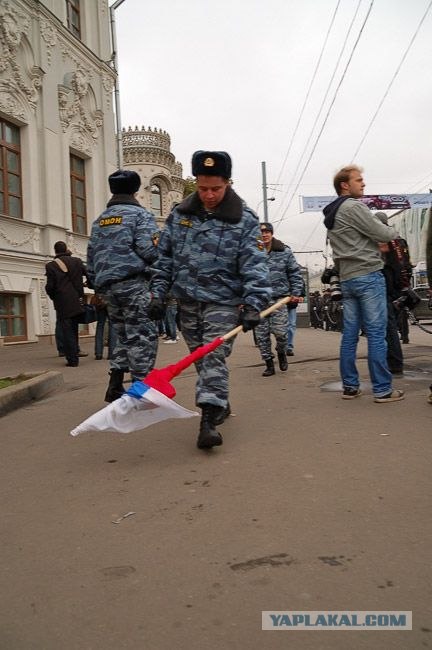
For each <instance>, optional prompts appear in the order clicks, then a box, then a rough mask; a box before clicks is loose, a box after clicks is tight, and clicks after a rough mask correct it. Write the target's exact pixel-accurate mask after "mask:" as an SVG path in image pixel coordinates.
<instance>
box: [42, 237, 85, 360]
mask: <svg viewBox="0 0 432 650" xmlns="http://www.w3.org/2000/svg"><path fill="white" fill-rule="evenodd" d="M54 252H55V258H54V260H53V261H52V262H48V264H47V265H46V266H45V273H46V276H47V282H46V285H45V291H46V292H47V294H48V296H49V297H50V298H51V300H52V301H53V302H54V309H55V310H56V313H57V319H58V321H59V323H60V327H61V330H62V333H63V341H64V352H65V356H66V360H67V363H66V365H67V366H69V367H76V366H78V363H79V357H78V325H79V323H78V317H79V315H80V314H82V312H83V311H84V308H83V304H84V284H83V277H86V275H87V274H86V269H85V266H84V264H83V262H82V260H81V259H80V258H79V257H72V254H71V253H70V251H68V250H67V246H66V244H65V242H64V241H58V242H56V243H55V244H54Z"/></svg>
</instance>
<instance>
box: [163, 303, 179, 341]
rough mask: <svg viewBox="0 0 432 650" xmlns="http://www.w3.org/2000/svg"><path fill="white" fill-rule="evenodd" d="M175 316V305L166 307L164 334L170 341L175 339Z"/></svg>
mask: <svg viewBox="0 0 432 650" xmlns="http://www.w3.org/2000/svg"><path fill="white" fill-rule="evenodd" d="M176 314H177V305H168V306H167V308H166V314H165V332H166V335H167V336H168V337H169V338H170V339H171V340H172V341H175V340H176V338H177V324H176Z"/></svg>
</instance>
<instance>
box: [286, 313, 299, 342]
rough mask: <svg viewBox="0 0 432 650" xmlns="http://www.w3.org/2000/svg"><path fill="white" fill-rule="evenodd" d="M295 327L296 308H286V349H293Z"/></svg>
mask: <svg viewBox="0 0 432 650" xmlns="http://www.w3.org/2000/svg"><path fill="white" fill-rule="evenodd" d="M296 329H297V309H288V327H287V350H294V335H295V332H296Z"/></svg>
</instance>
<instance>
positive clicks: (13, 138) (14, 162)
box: [0, 119, 22, 219]
mask: <svg viewBox="0 0 432 650" xmlns="http://www.w3.org/2000/svg"><path fill="white" fill-rule="evenodd" d="M0 149H1V151H0V213H1V214H6V215H8V216H9V217H18V218H20V219H21V218H22V194H21V148H20V131H19V128H18V127H17V126H14V125H13V124H9V122H5V121H4V120H2V119H0Z"/></svg>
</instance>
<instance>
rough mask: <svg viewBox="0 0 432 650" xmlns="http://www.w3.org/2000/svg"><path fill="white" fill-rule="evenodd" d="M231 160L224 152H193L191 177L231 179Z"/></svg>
mask: <svg viewBox="0 0 432 650" xmlns="http://www.w3.org/2000/svg"><path fill="white" fill-rule="evenodd" d="M231 167H232V163H231V158H230V156H229V154H227V152H226V151H195V153H194V155H193V156H192V175H193V176H200V175H203V176H222V178H226V179H227V180H228V179H229V178H231Z"/></svg>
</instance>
